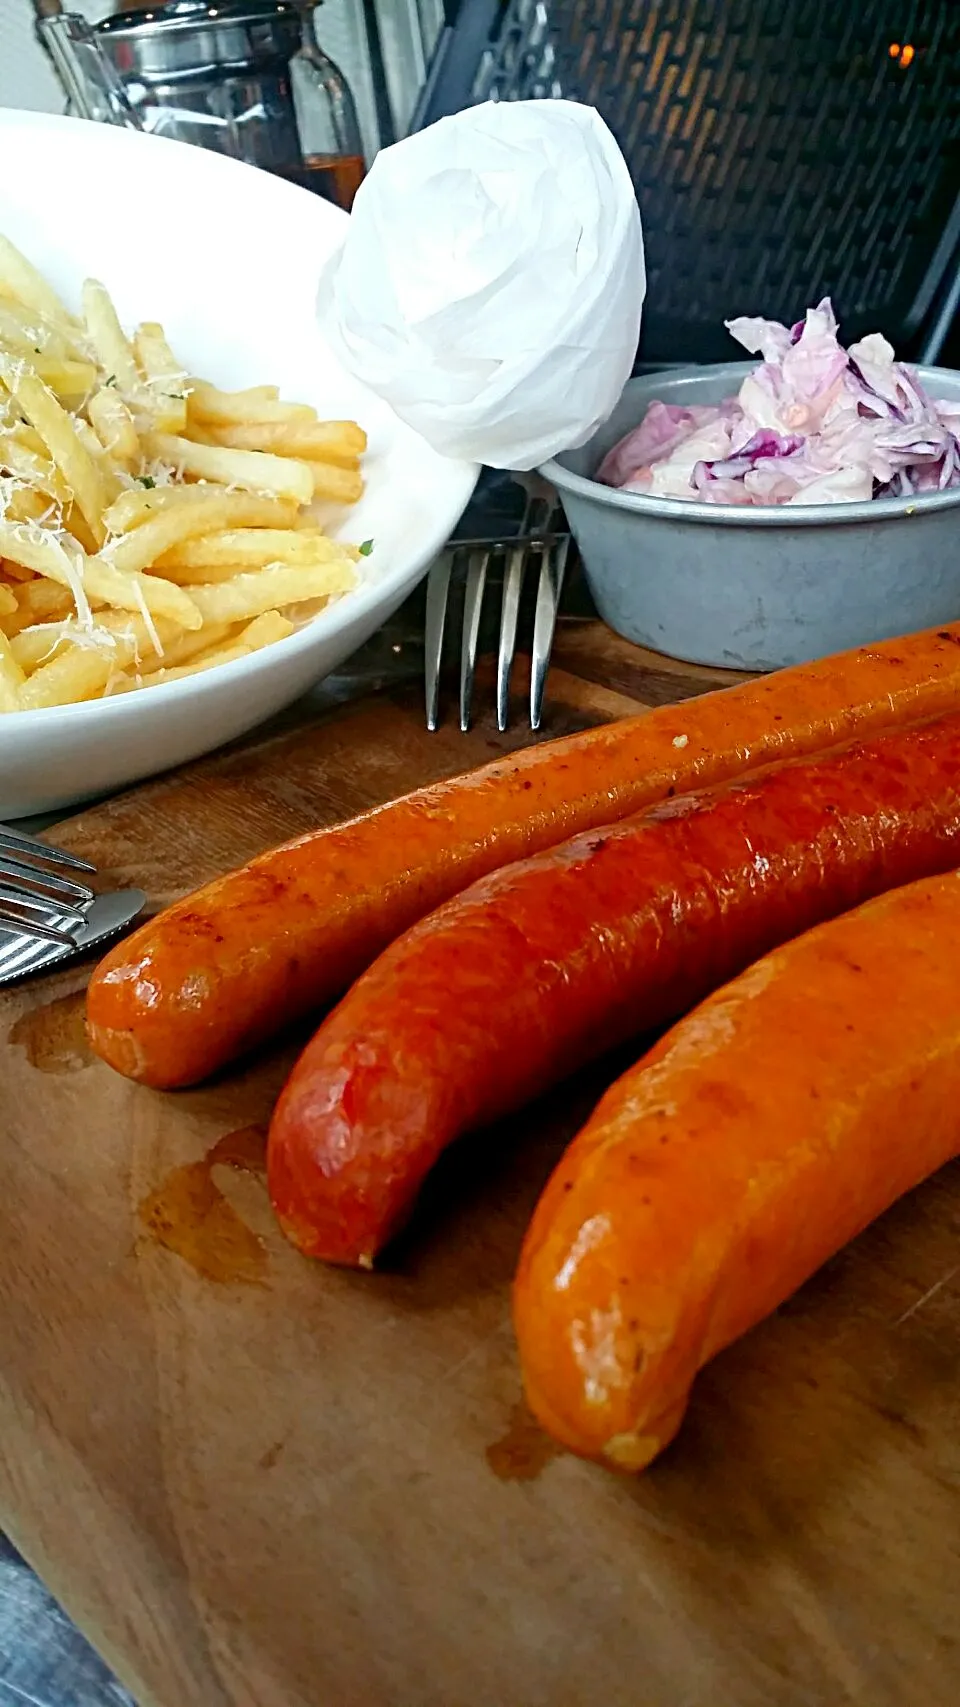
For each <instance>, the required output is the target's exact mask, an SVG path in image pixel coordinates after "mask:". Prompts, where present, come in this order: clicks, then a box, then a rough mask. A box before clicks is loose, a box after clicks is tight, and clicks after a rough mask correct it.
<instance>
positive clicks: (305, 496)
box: [146, 433, 313, 504]
mask: <svg viewBox="0 0 960 1707" xmlns="http://www.w3.org/2000/svg"><path fill="white" fill-rule="evenodd" d="M146 443H147V450H148V453H149V454H150V455H151V456H156V457H159V459H160V461H161V462H166V463H170V464H171V465H172V466H173V467H174V468H175V469H177V471H178V472H179V474H180V475H181V477H182V476H183V475H185V474H189V475H192V476H193V478H194V479H196V480H215V481H219V482H221V483H222V484H223V485H224V486H239V487H240V488H241V489H242V490H243V491H245V492H264V493H272V494H273V495H274V496H275V497H278V498H293V499H294V501H295V502H296V503H298V504H309V503H310V500H311V499H312V497H313V476H312V473H311V471H310V469H309V468H308V466H307V464H306V463H305V462H298V461H295V460H294V458H293V457H287V456H270V455H268V454H267V453H266V452H265V451H259V450H224V449H223V448H222V447H221V446H219V445H199V444H194V443H193V442H192V441H191V440H190V439H181V438H175V437H173V436H172V435H169V434H167V433H151V434H149V435H148V437H147V441H146Z"/></svg>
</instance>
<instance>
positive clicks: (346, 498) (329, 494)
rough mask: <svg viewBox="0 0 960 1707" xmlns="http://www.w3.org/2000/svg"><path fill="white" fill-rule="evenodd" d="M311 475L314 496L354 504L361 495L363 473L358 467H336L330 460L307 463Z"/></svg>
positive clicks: (333, 501) (334, 501)
mask: <svg viewBox="0 0 960 1707" xmlns="http://www.w3.org/2000/svg"><path fill="white" fill-rule="evenodd" d="M307 467H308V468H309V470H310V473H311V475H312V477H313V496H314V498H326V499H328V500H329V501H330V502H331V503H334V504H356V503H359V501H360V499H361V498H362V497H363V475H362V474H361V473H360V470H359V468H337V467H336V466H335V465H334V464H333V463H332V462H310V463H308V464H307Z"/></svg>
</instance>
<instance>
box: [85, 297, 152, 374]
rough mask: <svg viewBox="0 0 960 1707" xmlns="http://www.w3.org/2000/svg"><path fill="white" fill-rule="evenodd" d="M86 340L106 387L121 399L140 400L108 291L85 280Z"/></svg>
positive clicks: (127, 348) (134, 370)
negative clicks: (113, 390)
mask: <svg viewBox="0 0 960 1707" xmlns="http://www.w3.org/2000/svg"><path fill="white" fill-rule="evenodd" d="M82 302H83V318H84V323H85V325H86V329H87V337H88V338H89V339H90V342H91V344H92V345H93V347H94V349H95V350H96V352H97V355H98V357H99V358H100V363H101V365H102V366H103V367H104V368H105V369H106V373H107V380H106V383H107V385H108V386H111V387H113V386H116V388H117V390H118V391H119V392H120V395H121V397H126V398H142V397H143V396H144V395H145V393H146V387H145V386H144V383H143V380H142V379H141V377H140V371H139V369H138V367H137V364H136V361H135V360H134V355H133V351H132V349H131V348H130V345H129V343H128V342H127V339H126V337H125V336H124V332H123V327H122V326H121V324H120V321H119V320H118V318H117V311H116V309H115V308H114V306H113V300H112V298H111V296H110V292H109V291H108V290H107V288H106V286H105V285H102V284H100V282H99V280H98V279H87V281H86V283H85V284H84V287H83V292H82Z"/></svg>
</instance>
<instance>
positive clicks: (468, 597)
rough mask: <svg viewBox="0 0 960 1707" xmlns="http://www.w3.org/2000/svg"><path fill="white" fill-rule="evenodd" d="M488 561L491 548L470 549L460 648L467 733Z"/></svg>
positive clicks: (462, 722) (463, 719)
mask: <svg viewBox="0 0 960 1707" xmlns="http://www.w3.org/2000/svg"><path fill="white" fill-rule="evenodd" d="M489 562H490V553H489V551H471V553H470V561H469V566H468V568H467V585H466V590H465V592H464V596H463V641H462V644H461V648H460V728H461V729H462V731H463V733H464V734H466V732H467V730H468V729H469V727H470V705H471V702H472V700H473V677H474V672H475V670H476V667H477V643H478V641H479V639H480V611H481V608H482V605H483V589H484V584H485V582H486V579H487V565H488V564H489Z"/></svg>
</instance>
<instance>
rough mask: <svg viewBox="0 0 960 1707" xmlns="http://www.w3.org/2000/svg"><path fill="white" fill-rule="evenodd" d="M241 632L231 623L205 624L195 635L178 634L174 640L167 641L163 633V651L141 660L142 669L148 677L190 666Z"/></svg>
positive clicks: (152, 653)
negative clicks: (151, 673)
mask: <svg viewBox="0 0 960 1707" xmlns="http://www.w3.org/2000/svg"><path fill="white" fill-rule="evenodd" d="M238 632H239V625H238V624H237V623H230V622H205V623H204V625H203V627H202V628H198V629H195V630H194V631H193V633H189V632H188V633H183V634H178V635H177V636H176V638H175V639H173V640H169V641H168V640H165V639H164V638H163V634H162V631H161V641H162V645H163V651H162V652H161V653H160V654H159V655H158V654H157V653H156V652H151V653H149V654H147V655H145V656H143V657H142V658H141V661H140V669H141V671H142V672H143V673H144V674H145V675H146V674H149V672H150V671H151V670H158V669H164V668H177V667H178V666H179V665H181V664H189V663H190V661H191V659H193V658H197V657H199V656H200V654H201V653H204V652H209V651H210V650H211V648H213V647H217V646H221V645H223V643H224V642H225V641H228V640H230V639H232V638H233V637H234V636H235V635H236V634H237V633H238Z"/></svg>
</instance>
